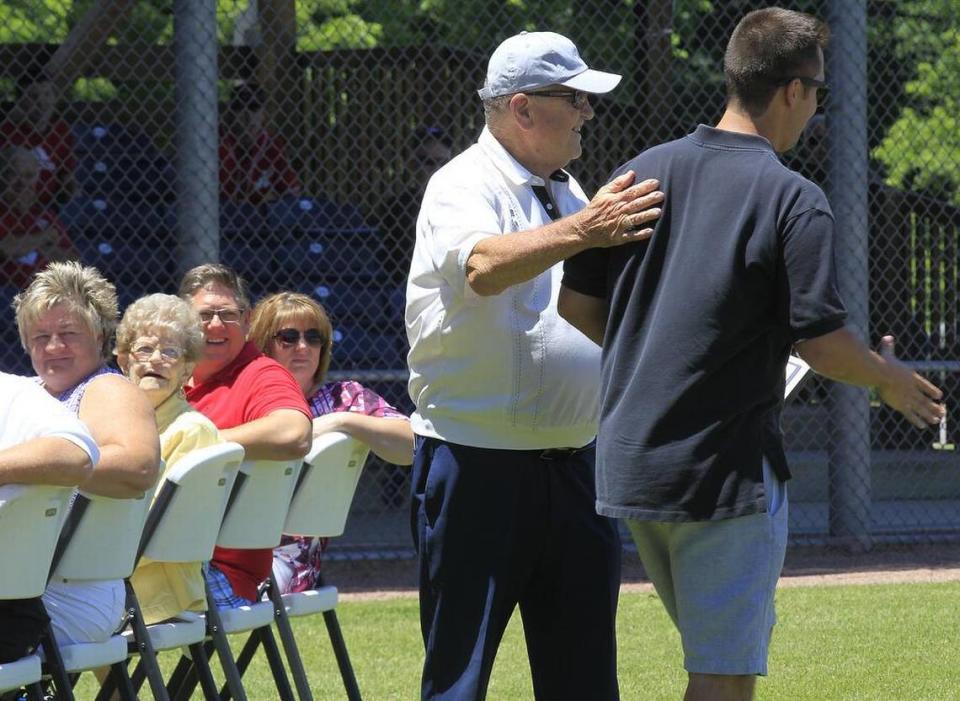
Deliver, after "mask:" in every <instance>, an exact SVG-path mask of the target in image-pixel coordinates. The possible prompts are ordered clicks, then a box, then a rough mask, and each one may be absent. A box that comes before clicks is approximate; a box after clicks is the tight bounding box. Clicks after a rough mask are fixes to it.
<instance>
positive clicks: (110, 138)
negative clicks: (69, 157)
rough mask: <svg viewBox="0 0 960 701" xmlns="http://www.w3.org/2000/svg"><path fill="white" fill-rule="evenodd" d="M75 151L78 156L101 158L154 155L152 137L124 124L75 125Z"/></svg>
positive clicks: (154, 149)
mask: <svg viewBox="0 0 960 701" xmlns="http://www.w3.org/2000/svg"><path fill="white" fill-rule="evenodd" d="M72 131H73V138H74V150H75V151H76V153H77V155H78V156H87V155H93V156H99V155H101V154H107V153H130V154H136V153H143V154H154V153H156V148H155V146H154V144H153V141H152V140H151V139H150V137H149V136H148V135H147V134H146V133H144V132H143V131H140V130H139V129H136V128H134V127H130V126H126V125H124V124H102V123H94V124H82V123H81V124H74V125H73V127H72Z"/></svg>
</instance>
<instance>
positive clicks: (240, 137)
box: [220, 84, 300, 204]
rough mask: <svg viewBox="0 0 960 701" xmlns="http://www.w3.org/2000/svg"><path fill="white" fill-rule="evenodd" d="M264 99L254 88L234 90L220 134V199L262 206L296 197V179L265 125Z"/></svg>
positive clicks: (281, 145) (280, 145)
mask: <svg viewBox="0 0 960 701" xmlns="http://www.w3.org/2000/svg"><path fill="white" fill-rule="evenodd" d="M265 105H266V95H265V94H264V92H263V90H262V89H261V88H260V87H259V86H257V85H252V84H251V85H241V86H239V87H237V88H235V89H234V91H233V94H232V95H231V96H230V99H229V101H228V102H227V105H226V108H225V109H224V113H223V127H222V129H221V132H220V195H221V197H223V198H225V199H228V200H232V201H234V202H248V203H250V204H262V203H264V202H272V201H273V200H276V199H278V198H280V197H285V196H288V197H298V196H299V195H300V178H299V177H297V173H296V171H295V170H294V169H293V167H292V166H291V165H290V161H289V160H288V159H287V154H286V144H285V142H284V140H283V138H282V137H280V136H279V135H277V134H275V133H274V132H273V131H272V130H271V129H269V128H268V127H267V125H266V121H265V120H266V108H265Z"/></svg>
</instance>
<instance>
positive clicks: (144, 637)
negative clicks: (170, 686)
mask: <svg viewBox="0 0 960 701" xmlns="http://www.w3.org/2000/svg"><path fill="white" fill-rule="evenodd" d="M124 585H125V586H126V590H127V608H128V609H129V611H130V614H131V615H130V627H131V628H132V629H133V640H134V642H135V643H136V645H137V648H138V650H139V653H140V665H139V667H142V668H143V671H144V672H146V675H147V680H148V681H149V682H150V691H151V693H152V694H153V698H154V699H155V700H156V701H170V696H169V694H168V693H167V687H166V686H164V683H163V673H162V672H161V671H160V664H159V663H158V662H157V652H156V650H154V649H153V643H152V642H151V641H150V633H149V632H148V631H147V626H146V624H145V623H144V622H143V612H142V611H141V610H140V602H139V601H137V595H136V593H134V591H133V586H132V585H131V584H130V580H124Z"/></svg>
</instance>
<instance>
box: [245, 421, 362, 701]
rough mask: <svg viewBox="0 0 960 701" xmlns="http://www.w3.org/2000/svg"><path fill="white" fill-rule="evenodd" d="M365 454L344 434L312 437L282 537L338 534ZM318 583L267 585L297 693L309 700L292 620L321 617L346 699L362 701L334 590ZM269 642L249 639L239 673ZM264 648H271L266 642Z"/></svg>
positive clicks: (263, 638)
mask: <svg viewBox="0 0 960 701" xmlns="http://www.w3.org/2000/svg"><path fill="white" fill-rule="evenodd" d="M369 453H370V448H369V446H367V445H366V444H365V443H361V442H360V441H358V440H356V439H354V438H351V437H350V436H348V435H346V434H345V433H339V432H332V433H326V434H324V435H322V436H319V437H317V438H315V439H314V441H313V446H312V447H311V449H310V452H309V453H307V455H306V457H305V458H304V465H303V469H302V470H301V472H300V479H299V481H298V483H297V488H296V491H295V492H294V494H293V499H292V500H291V502H290V510H289V512H288V513H287V519H286V522H285V523H284V527H283V532H284V533H287V534H290V535H303V536H320V537H335V536H339V535H342V534H343V531H344V528H345V527H346V523H347V515H348V514H349V513H350V504H351V503H352V502H353V495H354V493H355V492H356V489H357V482H358V481H359V480H360V474H361V472H362V471H363V467H364V464H365V463H366V461H367V455H368V454H369ZM318 584H319V586H318V588H316V589H311V590H309V591H304V592H296V593H292V594H283V595H281V594H280V592H279V588H278V587H277V584H276V581H275V580H274V579H273V577H272V576H271V580H270V588H269V593H270V599H271V601H273V602H274V610H275V613H276V616H275V619H276V620H275V623H276V624H277V631H278V632H279V634H280V640H281V642H282V643H283V648H284V652H285V653H286V656H287V663H288V664H289V666H290V671H291V673H292V674H293V679H294V684H295V685H296V687H297V694H298V696H299V697H300V699H301V701H309V700H310V699H312V698H313V695H312V693H311V691H310V684H309V682H308V680H307V675H306V670H305V669H304V666H303V662H302V660H301V657H300V651H299V649H298V647H297V643H296V639H295V638H294V635H293V629H292V627H291V625H290V618H296V617H300V616H309V615H313V614H316V613H322V614H323V618H324V623H325V624H326V626H327V633H328V634H329V636H330V642H331V644H332V645H333V650H334V654H335V656H336V659H337V665H338V666H339V668H340V675H341V677H342V679H343V684H344V688H345V689H346V691H347V697H348V698H349V699H351V701H356V700H358V699H360V689H359V686H358V684H357V679H356V676H355V675H354V672H353V666H352V665H351V664H350V656H349V654H348V653H347V646H346V643H345V642H344V640H343V634H342V632H341V631H340V623H339V621H337V614H336V612H335V610H334V609H335V608H336V606H337V588H336V587H334V586H324V585H323V583H322V582H320V583H318ZM268 638H272V633H271V632H270V629H269V628H266V629H264V630H262V631H260V635H259V636H254V635H251V636H250V639H249V640H247V643H246V645H245V646H244V648H243V650H242V651H241V653H240V656H239V657H238V658H237V664H238V666H239V667H240V670H241V673H242V671H243V670H244V669H245V668H246V665H247V664H248V663H249V660H250V659H251V658H252V657H253V654H254V653H255V652H256V649H257V646H258V644H260V643H261V642H265V641H267V639H268ZM265 644H267V645H269V644H270V642H265Z"/></svg>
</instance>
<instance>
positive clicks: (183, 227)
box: [173, 0, 220, 274]
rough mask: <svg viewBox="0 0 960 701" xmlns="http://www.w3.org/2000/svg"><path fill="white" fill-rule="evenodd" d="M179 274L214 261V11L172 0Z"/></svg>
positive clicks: (209, 2)
mask: <svg viewBox="0 0 960 701" xmlns="http://www.w3.org/2000/svg"><path fill="white" fill-rule="evenodd" d="M173 44H174V72H175V75H176V102H177V107H176V144H177V189H176V193H177V204H176V207H177V236H178V243H179V254H180V255H179V259H178V265H179V267H180V270H179V273H180V274H182V273H184V272H185V271H186V270H188V269H189V268H192V267H193V266H195V265H200V264H201V263H209V262H215V261H217V260H219V258H220V227H219V211H220V207H219V205H220V203H219V168H218V143H219V134H218V129H217V8H216V3H215V2H214V0H174V6H173Z"/></svg>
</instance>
